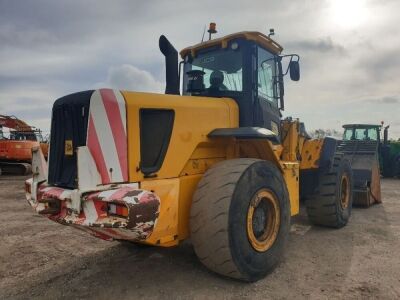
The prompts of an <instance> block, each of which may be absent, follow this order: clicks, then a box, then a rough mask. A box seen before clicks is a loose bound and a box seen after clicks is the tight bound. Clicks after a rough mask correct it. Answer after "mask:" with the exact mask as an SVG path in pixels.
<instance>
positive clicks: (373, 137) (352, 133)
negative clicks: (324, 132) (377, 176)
mask: <svg viewBox="0 0 400 300" xmlns="http://www.w3.org/2000/svg"><path fill="white" fill-rule="evenodd" d="M343 128H344V133H343V141H360V142H358V143H359V144H365V143H369V144H374V145H376V150H377V154H378V158H379V166H380V171H381V174H382V176H383V177H395V176H397V177H400V141H397V142H396V141H389V138H388V135H389V134H388V131H389V126H385V127H383V124H382V125H376V124H347V125H343ZM382 128H383V139H382V138H381V131H382Z"/></svg>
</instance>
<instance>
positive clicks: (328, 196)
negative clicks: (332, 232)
mask: <svg viewBox="0 0 400 300" xmlns="http://www.w3.org/2000/svg"><path fill="white" fill-rule="evenodd" d="M352 206H353V173H352V169H351V165H350V162H349V161H348V160H347V159H344V158H343V156H342V155H340V154H339V155H335V156H334V158H333V165H332V167H331V169H330V170H329V171H327V172H323V173H321V174H320V177H319V183H318V187H317V190H316V193H315V194H314V195H312V196H311V197H309V198H308V199H307V200H306V208H307V214H308V218H309V220H310V221H311V223H313V224H315V225H320V226H326V227H334V228H341V227H343V226H345V225H346V224H347V222H348V221H349V219H350V215H351V208H352Z"/></svg>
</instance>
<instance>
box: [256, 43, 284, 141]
mask: <svg viewBox="0 0 400 300" xmlns="http://www.w3.org/2000/svg"><path fill="white" fill-rule="evenodd" d="M277 69H278V68H277V66H276V59H275V57H274V55H273V54H272V53H270V52H268V51H267V50H265V49H263V48H261V47H257V76H256V80H257V92H256V97H257V99H256V102H258V105H257V106H258V111H257V112H256V117H255V119H256V120H257V122H256V123H258V124H256V126H260V127H264V128H267V129H270V130H272V131H273V132H275V133H276V134H277V135H278V136H279V135H280V111H279V106H278V95H277V85H276V84H274V80H275V78H276V75H277Z"/></svg>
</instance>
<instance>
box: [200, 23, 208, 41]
mask: <svg viewBox="0 0 400 300" xmlns="http://www.w3.org/2000/svg"><path fill="white" fill-rule="evenodd" d="M206 28H207V25H204V29H203V36H202V37H201V42H203V41H204V35H205V34H206Z"/></svg>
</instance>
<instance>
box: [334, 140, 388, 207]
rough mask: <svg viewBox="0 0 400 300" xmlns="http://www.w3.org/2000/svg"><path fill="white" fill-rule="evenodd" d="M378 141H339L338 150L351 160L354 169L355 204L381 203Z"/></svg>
mask: <svg viewBox="0 0 400 300" xmlns="http://www.w3.org/2000/svg"><path fill="white" fill-rule="evenodd" d="M378 145H379V144H378V141H372V140H347V141H340V142H339V143H338V147H337V150H338V151H340V152H342V153H343V154H344V156H345V157H346V158H347V159H348V160H349V161H350V163H351V167H352V169H353V177H354V187H353V205H354V206H361V207H369V206H371V205H372V204H375V203H381V202H382V199H381V183H380V170H379V160H378Z"/></svg>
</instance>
